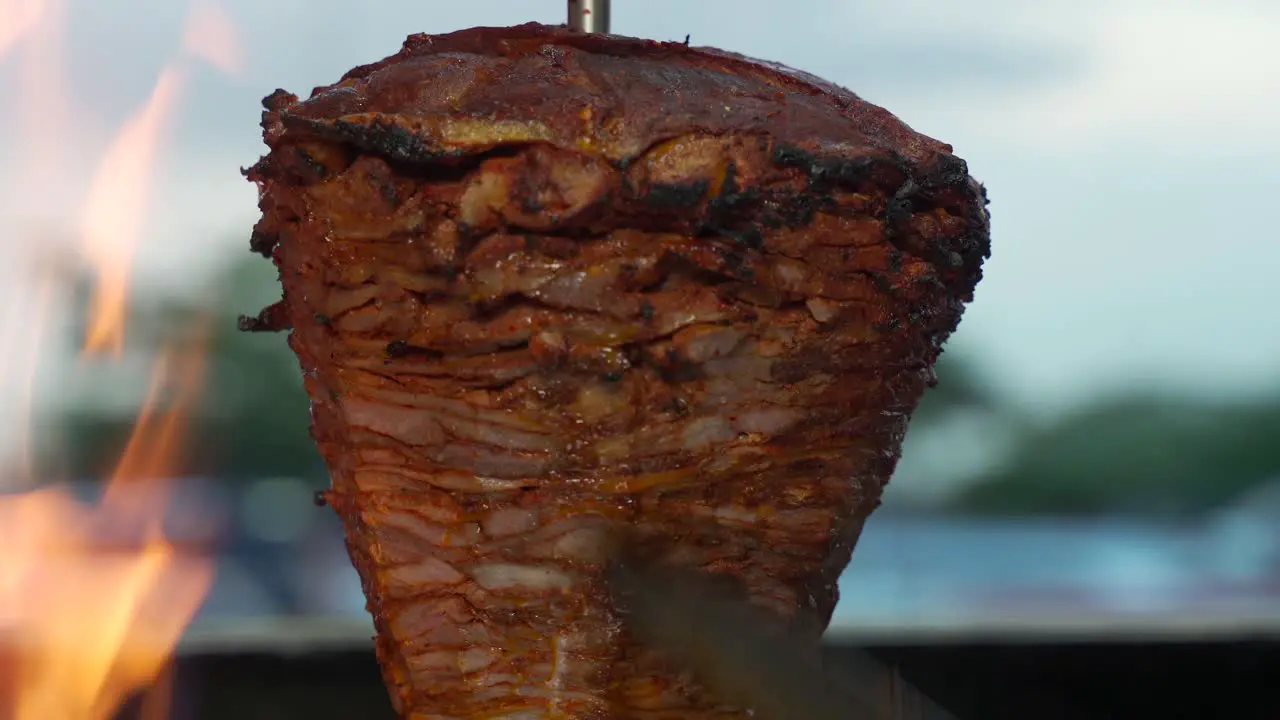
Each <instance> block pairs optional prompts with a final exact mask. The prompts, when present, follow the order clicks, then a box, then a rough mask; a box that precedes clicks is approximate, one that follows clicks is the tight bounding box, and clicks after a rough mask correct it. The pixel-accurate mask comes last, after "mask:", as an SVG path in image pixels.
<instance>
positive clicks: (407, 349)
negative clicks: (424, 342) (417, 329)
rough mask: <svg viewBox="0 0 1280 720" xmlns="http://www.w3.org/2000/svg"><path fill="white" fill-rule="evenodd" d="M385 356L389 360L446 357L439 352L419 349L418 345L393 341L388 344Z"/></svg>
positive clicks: (384, 352)
mask: <svg viewBox="0 0 1280 720" xmlns="http://www.w3.org/2000/svg"><path fill="white" fill-rule="evenodd" d="M383 354H384V355H386V356H387V358H388V359H393V358H407V357H415V356H417V357H427V358H440V357H443V356H444V354H443V353H441V352H440V351H438V350H433V349H431V348H425V347H419V346H417V345H410V344H409V343H407V342H405V341H404V340H392V341H391V342H389V343H387V347H386V348H384V349H383Z"/></svg>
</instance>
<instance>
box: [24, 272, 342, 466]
mask: <svg viewBox="0 0 1280 720" xmlns="http://www.w3.org/2000/svg"><path fill="white" fill-rule="evenodd" d="M275 272H276V271H275V268H274V266H273V265H272V264H271V263H269V262H266V261H264V260H263V259H262V258H259V257H256V256H251V255H249V254H248V253H245V257H244V258H243V259H241V260H239V261H237V262H235V263H233V264H231V265H228V266H227V267H226V268H224V269H223V270H222V271H221V272H219V273H217V274H216V275H215V276H214V278H213V281H212V282H211V287H210V289H209V291H208V292H203V293H196V294H195V296H194V297H187V298H173V297H167V298H162V299H159V300H154V299H153V300H152V301H150V302H143V303H142V304H140V305H139V306H137V307H136V308H135V310H134V312H133V315H132V317H131V318H130V325H129V333H130V337H131V338H132V340H133V342H135V343H136V344H137V345H139V346H142V347H146V348H158V347H160V346H161V345H163V344H164V342H165V341H166V340H168V339H172V338H174V337H177V336H179V335H180V334H181V333H182V332H183V331H184V329H186V328H189V327H190V326H191V325H192V324H193V323H197V322H208V323H209V324H210V327H209V335H208V343H207V353H208V354H207V358H206V366H205V373H206V375H205V379H204V385H203V392H202V393H201V396H200V400H199V402H198V404H197V406H196V407H195V408H194V409H193V410H192V413H191V418H190V421H189V424H188V427H187V434H186V440H185V442H184V443H183V454H184V458H183V459H184V462H183V467H184V470H185V471H186V472H187V473H189V474H193V475H213V476H217V477H219V478H223V479H226V480H229V481H233V482H234V481H240V480H247V479H251V478H261V477H271V476H293V477H305V478H314V479H316V480H317V483H318V484H319V483H320V482H321V481H322V479H323V478H325V477H326V474H325V469H324V465H323V464H322V462H321V460H320V457H319V453H318V452H317V451H316V449H315V446H314V444H313V443H312V441H311V437H310V433H309V429H308V428H309V425H310V416H309V401H308V399H307V396H306V393H305V392H304V391H303V389H302V374H301V372H300V370H299V367H298V361H297V359H296V358H295V357H294V355H293V353H292V352H291V351H290V350H289V348H288V345H287V344H286V340H285V336H284V334H271V333H244V332H240V331H239V330H238V328H237V325H236V319H237V317H238V316H239V315H240V314H245V313H248V314H255V313H256V312H257V311H258V310H259V309H261V308H262V307H265V306H266V305H268V304H270V303H271V302H273V301H274V300H277V299H279V285H278V283H277V282H276V279H275ZM144 300H145V299H144ZM134 412H135V409H134V408H123V409H121V408H114V409H111V408H109V409H106V410H104V409H103V408H100V407H94V406H92V405H77V406H72V407H69V408H66V409H65V410H64V411H63V412H62V414H61V416H60V417H59V418H57V419H56V422H55V425H56V427H57V428H58V435H59V437H60V440H61V441H60V442H59V443H57V454H56V455H54V456H51V457H48V458H47V459H46V467H50V468H51V472H53V473H55V476H57V477H73V478H92V477H103V476H104V475H105V474H106V473H107V472H109V471H110V469H111V467H112V465H113V464H114V462H115V459H116V458H118V457H119V455H120V452H121V448H123V447H124V443H125V441H126V439H127V438H128V436H129V433H130V432H131V431H132V429H133V423H134Z"/></svg>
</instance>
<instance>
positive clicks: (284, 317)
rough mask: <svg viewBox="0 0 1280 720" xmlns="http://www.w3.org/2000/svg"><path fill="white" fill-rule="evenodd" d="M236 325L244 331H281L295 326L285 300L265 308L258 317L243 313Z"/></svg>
mask: <svg viewBox="0 0 1280 720" xmlns="http://www.w3.org/2000/svg"><path fill="white" fill-rule="evenodd" d="M236 325H237V326H238V327H239V328H240V330H241V331H242V332H280V331H282V330H289V329H291V328H292V327H293V323H291V322H290V321H289V312H288V308H287V307H286V306H285V301H283V300H281V301H280V302H277V303H275V304H273V305H270V306H268V307H265V308H263V309H262V312H260V313H258V314H257V316H256V317H250V316H248V315H241V316H240V318H239V319H238V320H237V321H236Z"/></svg>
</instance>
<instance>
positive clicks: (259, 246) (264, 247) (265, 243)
mask: <svg viewBox="0 0 1280 720" xmlns="http://www.w3.org/2000/svg"><path fill="white" fill-rule="evenodd" d="M279 244H280V234H279V233H274V232H267V231H266V230H259V229H258V228H254V229H253V232H252V233H251V234H250V235H249V249H250V250H251V251H253V252H255V253H257V254H259V255H261V256H262V257H264V258H268V259H270V258H271V255H272V254H273V253H274V252H275V250H276V246H277V245H279Z"/></svg>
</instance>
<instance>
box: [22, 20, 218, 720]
mask: <svg viewBox="0 0 1280 720" xmlns="http://www.w3.org/2000/svg"><path fill="white" fill-rule="evenodd" d="M60 17H61V0H0V56H3V55H4V54H5V53H7V52H8V51H9V50H10V49H11V48H14V47H17V46H18V45H23V46H24V50H25V51H27V53H28V57H27V58H26V59H27V63H26V72H25V73H24V78H26V80H27V82H26V84H25V86H24V89H25V90H26V92H25V93H21V94H20V97H21V100H22V101H21V102H20V103H18V105H26V106H27V107H28V108H30V107H39V108H43V109H45V110H48V111H49V112H48V113H47V114H45V115H44V116H43V117H41V118H36V117H35V116H28V120H29V130H30V131H31V132H32V137H31V138H30V141H31V143H33V144H36V145H38V146H40V147H46V148H48V147H52V146H55V145H57V141H56V136H54V138H51V137H50V136H49V134H50V132H51V131H50V130H49V125H50V124H52V125H59V124H63V123H65V121H66V119H67V118H69V117H75V116H76V114H72V113H68V112H63V108H64V104H65V103H67V102H68V96H66V95H65V94H63V93H60V92H59V91H58V89H59V88H60V87H61V82H60V81H61V77H59V76H58V72H57V69H58V68H59V67H60V66H59V65H58V63H57V62H55V61H54V60H56V58H55V57H54V56H56V55H57V52H56V49H57V48H58V47H59V44H60V40H61V38H60V36H59V33H57V32H55V31H53V30H51V29H50V28H51V26H52V24H53V23H56V22H57V20H58V19H60ZM193 28H195V29H194V30H193ZM184 50H185V52H186V53H187V54H188V55H190V56H194V57H196V58H199V59H201V60H203V61H205V62H208V63H209V64H211V65H213V66H214V67H217V68H219V69H222V70H224V71H228V72H230V71H235V70H237V69H238V68H239V67H240V57H241V54H240V51H239V47H238V46H237V44H236V41H235V34H234V31H233V28H232V26H231V24H230V22H229V21H228V20H227V18H226V17H225V16H224V15H223V14H222V13H221V12H220V11H219V9H218V8H217V7H216V6H214V5H212V4H209V3H208V2H205V3H203V4H201V5H199V6H197V7H195V8H194V9H193V10H192V12H191V14H190V18H189V22H188V28H187V30H186V40H185V47H184ZM38 59H49V60H50V62H48V63H40V62H37V61H36V60H38ZM186 75H187V72H186V69H185V67H184V66H182V65H180V64H172V65H170V66H169V67H166V68H165V69H164V70H163V71H162V72H161V73H160V75H159V77H158V79H157V81H156V85H155V88H154V90H153V92H152V93H151V96H150V98H149V99H148V100H147V101H146V103H145V104H144V105H143V107H142V108H141V109H140V110H139V111H138V112H137V113H136V114H135V115H134V116H133V117H131V118H130V119H129V120H128V121H127V122H126V123H125V124H124V125H123V126H122V128H121V130H120V132H119V133H118V134H117V135H116V137H115V138H114V139H113V140H112V141H111V142H110V143H109V145H108V146H107V149H106V151H105V152H104V154H103V156H102V158H101V162H100V163H99V164H98V166H97V168H96V170H95V171H94V172H93V173H92V183H91V185H90V187H89V191H88V195H87V197H86V202H85V206H84V210H83V214H82V217H81V237H82V240H83V244H82V246H81V249H82V253H83V255H84V257H85V259H86V260H87V262H88V263H89V265H90V267H91V268H92V270H93V272H94V273H95V277H96V283H95V286H94V293H93V296H92V298H91V300H90V307H89V318H88V323H87V330H86V335H85V338H84V343H83V347H82V351H83V353H85V354H102V353H105V354H108V355H111V356H115V357H119V356H121V354H122V353H123V350H124V348H125V335H124V329H125V319H126V315H127V314H128V301H129V293H130V290H131V286H132V282H133V279H132V261H133V256H134V255H135V254H136V250H137V247H138V243H139V242H140V239H141V236H142V231H143V225H144V220H145V217H146V213H147V201H148V196H149V192H150V189H151V186H152V182H153V175H154V169H153V165H154V164H155V160H156V157H157V155H158V154H159V153H160V151H161V148H162V142H163V139H164V134H165V129H166V127H167V126H168V124H169V123H170V121H171V119H172V117H173V113H174V111H175V109H176V107H177V105H178V99H179V96H180V94H181V91H182V89H183V87H184V85H185V81H186ZM37 80H38V81H37ZM40 93H45V94H46V95H48V96H47V97H46V96H42V95H41V94H40ZM27 95H30V96H31V97H27ZM81 116H83V115H81ZM32 120H36V121H37V122H36V123H31V122H30V121H32ZM40 122H44V123H46V124H44V125H41V124H40ZM42 129H43V132H41V130H42ZM28 157H29V158H33V159H35V160H33V161H34V162H39V158H41V157H42V156H41V155H40V154H39V153H36V152H31V153H29V155H28ZM48 157H49V156H46V157H44V160H43V162H42V163H41V164H40V165H32V166H31V167H30V170H31V171H32V172H31V173H30V174H26V173H24V177H26V178H28V179H38V180H36V182H37V184H39V185H41V186H42V187H44V188H48V187H50V186H49V185H48V184H46V183H47V182H48V181H49V178H50V173H54V172H57V170H56V169H51V168H50V167H49V165H48V163H49V159H48ZM28 164H30V163H28ZM23 167H24V168H25V167H26V166H25V165H24V166H23ZM56 167H57V166H55V168H56ZM31 242H32V244H35V240H34V239H31ZM56 279H57V278H56V277H55V276H54V275H52V274H48V275H45V274H40V275H39V276H38V277H37V279H36V282H37V285H38V286H39V288H40V289H41V293H40V294H39V295H38V296H36V297H35V302H34V309H35V310H37V311H39V312H38V313H29V312H28V313H23V314H21V315H17V314H14V313H12V312H6V313H5V314H4V317H3V318H0V322H3V323H4V325H3V326H0V338H3V342H4V343H5V344H6V346H8V347H12V348H14V349H15V350H14V352H12V353H6V354H7V355H9V357H8V358H6V359H8V360H10V361H13V360H14V358H15V357H16V358H18V359H19V360H20V361H25V362H23V366H22V367H19V368H16V371H10V369H9V368H5V375H6V376H7V379H9V380H10V381H12V379H13V378H17V381H18V382H23V383H26V385H25V386H24V387H21V388H19V389H20V390H21V391H22V392H21V393H20V394H21V395H22V396H23V397H22V400H24V401H28V400H30V397H31V394H32V392H33V388H34V380H33V378H34V374H35V373H34V368H35V367H36V366H37V365H39V364H40V362H41V361H42V360H43V358H42V356H41V352H40V349H41V345H40V343H39V342H38V341H39V340H40V339H41V336H42V334H47V333H43V332H42V327H41V325H40V324H39V322H36V323H35V324H33V320H40V319H42V318H41V316H43V315H47V314H48V312H46V311H47V310H48V308H49V307H50V303H49V302H47V301H48V300H49V296H50V295H51V294H52V291H53V289H54V287H55V285H54V281H55V280H56ZM43 319H44V320H45V321H46V322H47V318H43ZM19 350H21V352H18V351H19ZM203 364H204V346H203V343H202V342H201V343H187V344H186V345H182V344H175V345H174V346H173V347H171V348H168V349H166V350H165V351H164V352H163V353H162V354H161V359H160V360H159V361H158V362H157V364H156V366H155V368H154V370H153V373H152V376H151V379H150V380H151V382H150V384H149V390H148V392H147V395H146V398H145V399H144V401H143V403H142V406H141V411H140V414H139V416H138V418H137V421H136V423H135V425H134V432H133V434H132V437H131V438H130V439H129V442H128V444H127V446H126V447H125V448H124V450H123V451H122V453H121V456H120V459H119V461H118V463H117V467H116V470H115V472H114V473H113V474H112V476H111V477H110V479H109V480H108V482H107V483H106V486H105V490H104V493H103V496H102V500H101V502H100V503H98V504H96V505H91V506H90V505H85V504H82V503H81V502H79V501H78V500H77V499H76V498H75V497H74V496H73V495H72V494H71V492H70V491H69V490H68V489H66V488H62V487H47V488H43V489H39V490H35V491H32V492H27V493H23V494H18V495H9V496H0V658H3V659H8V658H9V656H12V658H14V660H13V661H14V662H15V663H16V665H14V666H13V669H10V667H9V666H8V665H5V666H4V667H3V669H0V717H4V718H6V720H52V719H54V718H56V719H58V720H106V719H107V718H110V717H112V715H113V714H114V713H115V712H117V711H118V710H119V708H120V707H121V705H122V704H123V703H124V702H125V701H126V700H128V699H129V697H131V696H132V695H134V694H136V693H138V692H139V691H142V690H145V689H148V688H150V687H152V686H154V685H155V683H156V682H157V680H158V679H160V678H162V677H164V675H165V669H166V667H167V665H168V662H169V658H170V656H171V654H172V653H173V650H174V648H175V647H176V646H177V643H178V641H179V639H180V637H181V635H182V633H183V631H184V630H185V628H186V627H187V625H188V624H189V623H190V621H191V619H192V617H193V616H194V615H195V613H196V611H197V610H198V608H199V607H200V604H201V602H202V600H203V598H204V596H205V594H206V593H207V592H208V588H209V585H210V583H211V581H212V576H213V567H212V563H211V561H210V560H209V558H208V557H206V556H205V555H203V554H202V553H200V552H188V551H185V550H183V549H181V548H179V547H177V546H175V545H174V544H173V543H172V542H170V540H169V539H168V538H167V537H166V536H165V532H164V527H163V518H164V516H165V511H166V509H167V504H168V497H167V495H168V490H169V487H168V484H167V483H166V481H165V480H164V478H166V477H171V476H172V475H173V474H174V473H175V472H177V471H178V470H179V462H180V459H181V456H180V453H179V448H180V440H181V436H182V431H183V428H184V426H185V419H186V416H187V413H188V411H189V409H190V405H191V403H192V402H193V401H194V398H195V396H196V394H197V392H198V390H199V387H200V383H201V381H202V378H203V374H204V373H203ZM82 369H83V368H82ZM24 414H25V413H24ZM20 449H25V448H20ZM122 528H123V529H128V530H129V531H130V532H131V533H132V536H131V537H132V540H131V542H128V543H124V544H121V543H119V542H114V543H113V542H110V541H108V539H107V538H106V537H105V534H106V533H107V532H108V531H112V530H119V529H122ZM163 695H164V693H162V692H161V693H156V694H155V696H163ZM149 697H153V696H149ZM151 709H152V710H154V709H155V708H151ZM160 712H162V713H163V712H167V710H165V709H163V708H162V709H161V710H160Z"/></svg>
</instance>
